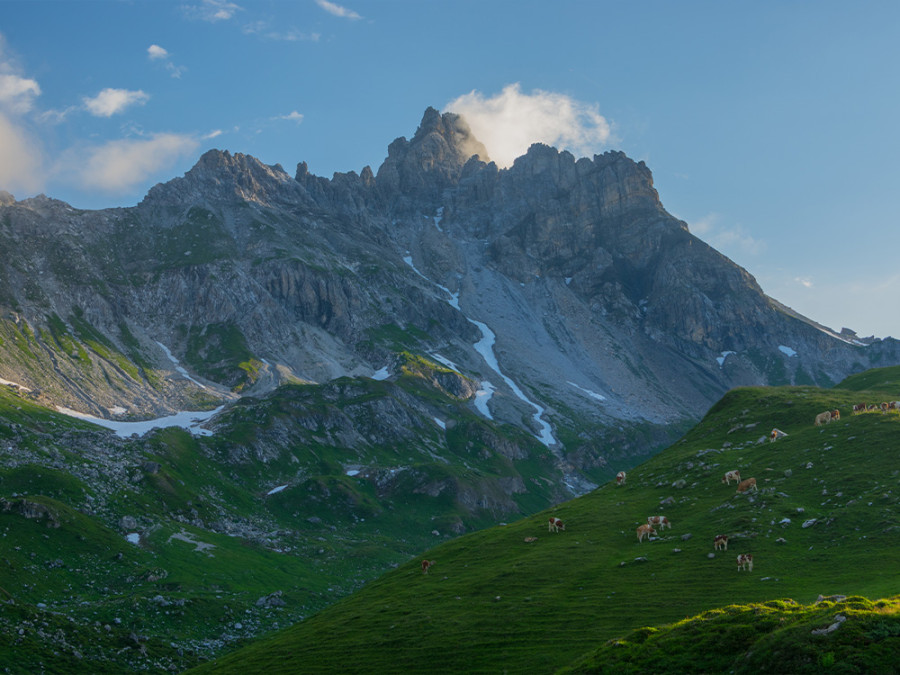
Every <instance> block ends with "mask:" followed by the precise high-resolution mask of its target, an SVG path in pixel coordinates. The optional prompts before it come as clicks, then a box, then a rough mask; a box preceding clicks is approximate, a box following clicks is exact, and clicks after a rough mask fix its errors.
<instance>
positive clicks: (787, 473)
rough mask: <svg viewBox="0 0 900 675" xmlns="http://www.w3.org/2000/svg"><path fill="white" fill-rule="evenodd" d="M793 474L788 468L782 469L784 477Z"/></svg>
mask: <svg viewBox="0 0 900 675" xmlns="http://www.w3.org/2000/svg"><path fill="white" fill-rule="evenodd" d="M793 475H794V472H793V471H791V470H790V469H785V470H784V477H785V478H790V477H791V476H793Z"/></svg>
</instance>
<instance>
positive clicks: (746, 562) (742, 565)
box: [737, 553, 753, 572]
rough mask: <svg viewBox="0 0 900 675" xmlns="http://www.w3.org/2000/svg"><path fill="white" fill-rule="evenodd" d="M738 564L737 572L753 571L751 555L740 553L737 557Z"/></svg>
mask: <svg viewBox="0 0 900 675" xmlns="http://www.w3.org/2000/svg"><path fill="white" fill-rule="evenodd" d="M737 562H738V572H740V571H741V570H747V571H748V572H752V571H753V555H752V554H750V553H741V554H740V555H739V556H738V557H737Z"/></svg>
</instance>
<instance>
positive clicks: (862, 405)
mask: <svg viewBox="0 0 900 675" xmlns="http://www.w3.org/2000/svg"><path fill="white" fill-rule="evenodd" d="M863 412H866V404H865V403H857V404H856V405H855V406H853V414H854V415H859V413H863Z"/></svg>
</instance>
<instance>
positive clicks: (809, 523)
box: [803, 518, 817, 528]
mask: <svg viewBox="0 0 900 675" xmlns="http://www.w3.org/2000/svg"><path fill="white" fill-rule="evenodd" d="M816 522H817V520H816V519H815V518H810V519H809V520H805V521H803V527H804V528H807V527H812V526H813V525H815V524H816Z"/></svg>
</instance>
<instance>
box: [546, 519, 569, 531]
mask: <svg viewBox="0 0 900 675" xmlns="http://www.w3.org/2000/svg"><path fill="white" fill-rule="evenodd" d="M565 529H566V526H565V524H564V523H563V521H561V520H560V519H559V518H550V522H549V524H548V525H547V531H548V532H559V531H560V530H565Z"/></svg>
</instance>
